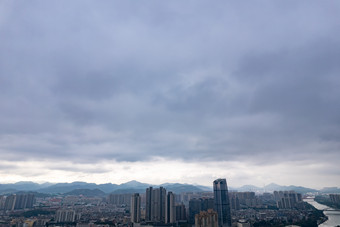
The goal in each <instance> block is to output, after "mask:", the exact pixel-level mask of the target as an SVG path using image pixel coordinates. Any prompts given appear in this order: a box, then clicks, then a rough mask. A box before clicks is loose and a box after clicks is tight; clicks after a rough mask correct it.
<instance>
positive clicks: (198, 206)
mask: <svg viewBox="0 0 340 227" xmlns="http://www.w3.org/2000/svg"><path fill="white" fill-rule="evenodd" d="M209 209H214V199H212V198H198V199H197V198H194V199H191V200H190V201H189V223H190V224H194V223H195V215H196V214H199V213H200V212H201V211H207V210H209Z"/></svg>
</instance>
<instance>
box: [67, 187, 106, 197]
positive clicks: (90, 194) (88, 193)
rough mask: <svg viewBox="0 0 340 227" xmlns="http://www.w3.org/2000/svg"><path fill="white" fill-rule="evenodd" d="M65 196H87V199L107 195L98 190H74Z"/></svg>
mask: <svg viewBox="0 0 340 227" xmlns="http://www.w3.org/2000/svg"><path fill="white" fill-rule="evenodd" d="M64 195H74V196H80V195H83V196H86V197H105V196H106V193H105V192H103V191H101V190H99V189H98V188H96V189H74V190H72V191H70V192H67V193H64Z"/></svg>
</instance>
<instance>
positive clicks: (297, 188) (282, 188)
mask: <svg viewBox="0 0 340 227" xmlns="http://www.w3.org/2000/svg"><path fill="white" fill-rule="evenodd" d="M265 190H266V191H269V192H271V191H295V192H298V193H303V194H304V193H308V192H318V190H315V189H312V188H305V187H302V186H294V185H290V186H281V185H278V184H274V183H271V184H268V185H266V186H265Z"/></svg>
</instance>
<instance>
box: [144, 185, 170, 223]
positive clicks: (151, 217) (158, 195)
mask: <svg viewBox="0 0 340 227" xmlns="http://www.w3.org/2000/svg"><path fill="white" fill-rule="evenodd" d="M165 201H166V190H165V188H163V187H160V188H152V187H149V188H147V189H146V207H145V208H146V214H145V221H149V222H165Z"/></svg>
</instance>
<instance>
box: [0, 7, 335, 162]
mask: <svg viewBox="0 0 340 227" xmlns="http://www.w3.org/2000/svg"><path fill="white" fill-rule="evenodd" d="M0 8H1V12H4V13H3V14H2V16H0V37H1V38H0V89H1V95H0V102H1V112H0V124H1V128H0V135H1V136H0V141H1V145H0V146H1V147H0V148H1V149H2V151H3V152H1V158H2V159H7V160H15V159H24V160H25V159H31V160H32V159H33V160H34V159H57V160H73V161H74V162H96V161H98V160H104V159H116V160H118V161H137V160H149V159H151V158H153V157H157V156H161V157H165V158H170V159H183V160H187V161H196V160H201V161H202V160H228V161H230V160H235V161H251V162H255V163H261V164H263V163H265V162H268V161H269V162H281V161H283V160H295V159H301V160H302V159H308V160H310V161H311V162H314V161H315V162H317V161H319V159H317V157H318V156H319V155H320V153H321V152H322V153H323V154H325V153H329V154H332V155H334V156H335V157H338V149H339V145H340V144H339V136H338V135H339V128H340V127H339V126H340V125H339V124H340V118H339V116H340V103H339V100H338V97H340V94H339V89H338V88H339V85H340V80H339V78H338V74H339V72H340V67H339V64H338V59H339V58H340V49H339V46H340V45H339V40H338V39H337V37H339V35H340V34H339V31H338V29H337V28H338V27H339V22H338V19H337V15H338V12H339V9H340V6H339V4H338V3H334V2H332V3H325V2H323V3H322V4H320V3H317V2H316V1H315V2H313V1H312V2H310V1H308V4H307V2H299V3H296V2H295V1H284V2H283V1H282V2H269V1H263V2H262V4H259V5H251V4H249V3H248V4H243V3H231V2H229V3H226V2H217V3H215V4H211V3H209V4H208V3H204V2H197V1H195V2H194V1H191V2H190V1H189V2H186V3H183V2H180V1H171V2H160V1H148V2H143V3H141V2H129V1H127V2H124V3H122V2H120V3H118V2H109V1H101V2H98V3H96V4H93V3H92V2H90V1H81V2H80V1H75V2H64V3H60V1H53V2H49V3H47V2H38V1H35V2H34V3H30V4H28V3H26V2H24V1H22V2H10V1H5V2H3V3H2V4H1V6H0Z"/></svg>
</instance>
